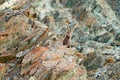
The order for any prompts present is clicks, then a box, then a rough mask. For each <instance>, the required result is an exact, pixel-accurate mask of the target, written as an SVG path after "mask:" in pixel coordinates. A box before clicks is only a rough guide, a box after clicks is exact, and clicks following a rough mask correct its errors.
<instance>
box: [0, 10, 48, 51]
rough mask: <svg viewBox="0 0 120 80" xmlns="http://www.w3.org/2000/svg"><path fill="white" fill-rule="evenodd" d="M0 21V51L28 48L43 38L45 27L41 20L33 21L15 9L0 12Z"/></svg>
mask: <svg viewBox="0 0 120 80" xmlns="http://www.w3.org/2000/svg"><path fill="white" fill-rule="evenodd" d="M0 23H1V24H0V26H1V27H0V53H3V52H6V51H12V52H19V51H24V50H26V49H30V48H31V47H33V46H35V45H37V43H39V39H40V38H41V37H42V39H43V36H42V35H43V33H44V34H45V31H46V29H47V26H45V25H43V24H42V23H41V22H39V21H33V20H31V19H29V18H27V17H26V16H25V15H24V14H23V13H22V12H20V11H17V10H14V11H13V10H11V11H8V12H5V14H2V16H1V18H0ZM44 37H45V36H44Z"/></svg>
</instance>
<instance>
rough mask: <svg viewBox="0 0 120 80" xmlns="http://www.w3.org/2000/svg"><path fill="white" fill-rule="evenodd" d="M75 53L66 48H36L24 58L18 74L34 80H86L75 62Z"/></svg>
mask: <svg viewBox="0 0 120 80" xmlns="http://www.w3.org/2000/svg"><path fill="white" fill-rule="evenodd" d="M61 44H62V43H61ZM53 45H56V44H53ZM75 52H76V49H75V48H66V46H57V47H56V46H54V47H50V48H47V47H37V48H35V49H33V50H32V51H31V52H30V53H28V54H27V55H26V56H25V57H24V59H23V61H22V65H21V67H22V68H21V72H20V73H21V75H26V74H27V75H29V76H31V77H29V78H35V79H36V80H70V79H72V80H76V79H84V80H86V69H85V67H83V66H81V67H80V66H79V65H78V64H77V61H75V60H76V57H75ZM46 75H47V76H46Z"/></svg>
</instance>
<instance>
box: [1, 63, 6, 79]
mask: <svg viewBox="0 0 120 80" xmlns="http://www.w3.org/2000/svg"><path fill="white" fill-rule="evenodd" d="M6 70H7V66H6V65H5V64H2V63H0V80H2V78H3V77H4V75H5V72H6Z"/></svg>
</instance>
